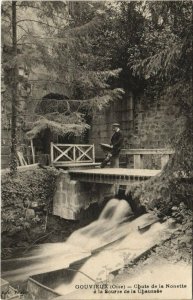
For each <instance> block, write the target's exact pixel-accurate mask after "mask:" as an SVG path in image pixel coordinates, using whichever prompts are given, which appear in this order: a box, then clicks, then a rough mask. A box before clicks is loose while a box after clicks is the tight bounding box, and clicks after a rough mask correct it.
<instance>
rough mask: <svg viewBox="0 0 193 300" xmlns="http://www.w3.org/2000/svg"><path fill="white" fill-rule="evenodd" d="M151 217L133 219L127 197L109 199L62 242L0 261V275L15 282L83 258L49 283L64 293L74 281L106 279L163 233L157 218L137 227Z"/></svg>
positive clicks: (154, 242) (70, 288)
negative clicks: (147, 226) (69, 275)
mask: <svg viewBox="0 0 193 300" xmlns="http://www.w3.org/2000/svg"><path fill="white" fill-rule="evenodd" d="M153 219H155V216H154V215H150V214H144V215H142V216H140V217H138V218H137V219H134V218H133V214H132V210H131V208H130V205H129V204H128V202H127V201H125V200H118V199H111V200H110V201H109V202H108V203H107V204H106V206H105V208H104V209H103V211H102V212H101V214H100V216H99V218H98V220H97V221H94V222H92V223H91V224H89V225H88V226H86V227H84V228H81V229H78V230H76V231H75V232H73V233H72V234H71V236H70V237H69V238H68V240H67V241H66V242H64V243H52V244H42V245H38V246H36V247H35V248H34V249H32V250H31V251H29V252H28V253H27V254H26V255H25V256H23V257H20V258H16V259H9V260H6V261H2V277H3V278H4V279H6V280H8V281H9V282H10V283H12V284H17V283H18V284H19V283H21V282H25V281H27V279H28V277H29V276H32V275H35V274H40V273H47V272H51V271H55V270H60V269H64V268H68V267H69V266H70V267H71V265H72V264H73V263H74V262H76V261H79V260H81V259H85V262H84V263H83V264H82V265H81V267H80V268H79V269H77V270H78V271H77V272H76V273H75V274H74V275H73V276H72V278H71V279H70V280H69V279H68V281H66V279H65V278H61V279H60V280H59V281H57V282H53V284H51V286H49V287H50V288H52V289H54V290H55V291H56V292H58V293H60V294H61V295H64V294H67V293H71V292H73V291H74V287H75V285H80V284H85V283H93V282H96V281H97V280H99V281H103V280H106V276H107V273H109V272H110V271H111V270H115V269H118V268H121V267H123V266H124V263H125V259H129V260H131V259H134V258H135V257H137V256H138V255H140V254H141V253H143V252H144V251H146V250H148V249H149V248H151V247H152V246H153V245H155V244H156V243H157V242H159V241H160V238H161V237H162V235H163V234H164V235H165V234H167V229H168V226H167V224H166V223H163V224H160V223H159V222H156V223H154V224H153V225H152V226H151V227H150V229H148V230H146V231H145V232H140V231H139V230H138V227H139V226H141V225H144V224H145V223H148V222H151V221H152V220H153ZM107 271H108V272H107Z"/></svg>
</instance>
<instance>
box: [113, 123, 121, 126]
mask: <svg viewBox="0 0 193 300" xmlns="http://www.w3.org/2000/svg"><path fill="white" fill-rule="evenodd" d="M112 126H113V127H120V124H119V123H113V124H112Z"/></svg>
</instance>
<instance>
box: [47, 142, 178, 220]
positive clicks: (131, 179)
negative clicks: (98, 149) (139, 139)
mask: <svg viewBox="0 0 193 300" xmlns="http://www.w3.org/2000/svg"><path fill="white" fill-rule="evenodd" d="M121 154H122V155H125V156H126V157H127V156H129V155H130V156H131V155H133V156H134V168H128V164H127V166H126V167H125V168H108V167H107V168H104V169H101V168H100V166H99V164H96V163H95V153H94V145H61V144H59V145H58V144H56V145H54V144H52V148H51V162H52V165H53V166H55V167H57V168H61V169H63V170H62V171H61V173H60V175H59V178H58V181H57V186H56V192H55V196H54V202H53V214H54V215H57V216H60V217H62V218H65V219H71V220H76V219H79V216H80V215H79V213H80V211H81V209H83V210H84V209H87V208H88V207H89V206H90V204H91V203H94V202H97V203H101V202H103V201H104V198H109V199H110V198H113V197H115V196H116V195H117V194H118V192H119V190H120V189H122V190H125V188H126V187H128V186H130V185H132V184H134V183H137V182H143V181H145V180H147V179H150V178H151V177H153V176H156V175H158V174H159V173H160V171H161V168H163V166H164V164H165V163H166V162H167V160H168V158H169V155H170V154H172V151H168V150H165V149H129V150H126V149H124V150H122V153H121ZM146 154H151V155H152V154H153V155H154V154H155V155H156V154H157V155H160V159H161V162H160V165H161V167H160V170H148V169H144V167H143V166H144V164H143V158H144V156H145V155H146ZM128 162H129V160H128ZM64 169H66V170H65V171H64Z"/></svg>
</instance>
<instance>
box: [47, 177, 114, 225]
mask: <svg viewBox="0 0 193 300" xmlns="http://www.w3.org/2000/svg"><path fill="white" fill-rule="evenodd" d="M116 192H117V186H116V185H112V184H109V185H107V184H97V183H88V182H80V181H77V180H71V179H70V176H69V174H68V172H67V171H61V173H60V174H59V176H58V179H57V183H56V191H55V195H54V200H53V215H56V216H59V217H61V218H64V219H68V220H77V219H80V218H81V213H82V211H83V210H86V209H88V207H89V206H90V205H91V204H93V203H98V204H99V205H102V203H103V202H104V201H105V199H107V198H108V199H110V198H112V197H113V196H115V194H116Z"/></svg>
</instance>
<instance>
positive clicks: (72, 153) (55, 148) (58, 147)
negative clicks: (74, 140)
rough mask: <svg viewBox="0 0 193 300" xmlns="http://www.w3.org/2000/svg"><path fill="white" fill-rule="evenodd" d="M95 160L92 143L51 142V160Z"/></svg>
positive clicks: (65, 161) (73, 161)
mask: <svg viewBox="0 0 193 300" xmlns="http://www.w3.org/2000/svg"><path fill="white" fill-rule="evenodd" d="M58 161H60V162H64V163H70V162H71V163H76V162H77V163H82V162H93V163H94V162H95V149H94V145H83V144H54V143H51V162H52V163H55V162H58Z"/></svg>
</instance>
